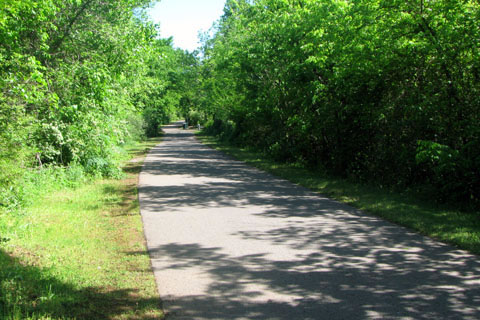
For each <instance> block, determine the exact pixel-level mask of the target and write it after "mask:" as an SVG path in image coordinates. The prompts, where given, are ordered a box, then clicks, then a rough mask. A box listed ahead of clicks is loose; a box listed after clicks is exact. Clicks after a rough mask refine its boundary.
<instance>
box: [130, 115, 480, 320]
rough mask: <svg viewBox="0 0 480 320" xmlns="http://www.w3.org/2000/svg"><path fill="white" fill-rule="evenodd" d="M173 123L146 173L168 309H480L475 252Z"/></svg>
mask: <svg viewBox="0 0 480 320" xmlns="http://www.w3.org/2000/svg"><path fill="white" fill-rule="evenodd" d="M178 125H179V124H177V125H172V126H167V127H165V132H166V135H165V139H164V142H163V143H162V144H160V145H158V146H157V147H156V148H154V149H153V150H152V151H151V153H150V154H149V156H148V157H147V159H146V161H145V165H144V169H143V171H142V173H141V177H140V189H139V192H140V205H141V211H142V216H143V220H144V228H145V234H146V237H147V241H148V248H149V251H150V254H151V258H152V265H153V269H154V272H155V275H156V278H157V283H158V287H159V290H160V294H161V296H162V298H163V301H164V307H165V309H166V311H167V312H168V313H169V319H285V320H286V319H379V318H382V319H399V318H404V319H409V318H412V319H479V318H480V260H479V258H478V257H477V256H473V255H470V254H468V253H466V252H464V251H460V250H456V249H454V248H452V247H450V246H447V245H444V244H441V243H438V242H435V241H433V240H431V239H429V238H425V237H422V236H420V235H417V234H414V233H411V232H409V231H408V230H406V229H404V228H401V227H398V226H396V225H393V224H390V223H388V222H385V221H383V220H381V219H379V218H376V217H372V216H369V215H366V214H364V213H362V212H359V211H358V210H356V209H353V208H351V207H349V206H346V205H343V204H339V203H337V202H335V201H332V200H329V199H327V198H325V197H322V196H321V195H318V194H316V193H313V192H311V191H309V190H307V189H304V188H302V187H298V186H296V185H293V184H291V183H290V182H288V181H285V180H281V179H278V178H275V177H273V176H271V175H268V174H266V173H263V172H261V171H259V170H257V169H255V168H251V167H249V166H246V165H245V164H243V163H241V162H238V161H235V160H232V159H230V158H228V157H226V156H224V155H222V154H221V153H219V152H217V151H215V150H212V149H209V148H208V147H205V146H203V145H202V144H200V143H199V142H197V141H196V139H195V138H194V136H193V134H192V133H191V132H188V131H183V130H180V129H178V128H177V126H178Z"/></svg>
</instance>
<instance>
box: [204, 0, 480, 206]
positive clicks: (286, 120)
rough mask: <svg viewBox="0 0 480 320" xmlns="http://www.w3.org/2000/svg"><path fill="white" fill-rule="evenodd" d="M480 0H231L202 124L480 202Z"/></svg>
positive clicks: (208, 70)
mask: <svg viewBox="0 0 480 320" xmlns="http://www.w3.org/2000/svg"><path fill="white" fill-rule="evenodd" d="M478 21H480V3H479V2H478V1H473V0H438V1H428V0H425V1H424V0H421V1H420V0H419V1H398V0H353V1H351V0H335V1H334V0H255V1H248V0H236V1H235V0H229V1H227V4H226V7H225V13H224V16H223V17H222V18H221V20H220V21H219V23H218V26H217V30H216V33H215V35H214V36H213V37H211V38H210V39H207V40H206V41H205V46H204V53H203V54H204V56H203V59H202V65H203V69H202V71H201V77H200V78H201V79H202V84H201V89H202V93H201V94H202V95H203V96H206V98H204V100H206V101H208V105H207V106H204V107H203V109H202V110H203V111H204V112H205V113H207V115H209V117H210V118H211V119H212V120H211V122H210V130H213V131H215V132H216V133H218V134H221V135H222V136H223V137H225V138H227V139H229V140H231V141H233V142H235V143H238V144H241V145H253V146H256V147H257V148H260V149H262V150H265V151H266V152H268V153H269V154H270V155H272V156H273V157H275V158H276V159H279V160H284V161H294V162H301V163H304V164H307V165H311V166H315V167H317V168H318V167H320V168H323V169H324V170H326V171H328V172H331V173H334V174H336V175H341V176H345V177H353V178H355V179H360V180H363V181H374V182H376V183H378V184H381V185H389V186H397V187H399V188H406V187H415V188H418V187H421V189H422V190H428V191H430V192H431V194H432V195H434V196H435V197H436V199H437V200H440V201H454V202H457V203H463V204H465V205H476V206H478V205H479V203H480V171H479V168H480V125H479V121H480V28H479V24H478Z"/></svg>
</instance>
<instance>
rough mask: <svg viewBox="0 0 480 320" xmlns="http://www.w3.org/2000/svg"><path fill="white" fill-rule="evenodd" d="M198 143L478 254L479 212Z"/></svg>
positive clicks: (210, 140) (210, 139) (255, 154)
mask: <svg viewBox="0 0 480 320" xmlns="http://www.w3.org/2000/svg"><path fill="white" fill-rule="evenodd" d="M197 136H198V137H199V138H200V140H201V141H202V142H203V143H205V144H207V145H209V146H210V147H213V148H216V149H218V150H220V151H222V152H224V153H226V154H229V155H231V156H232V157H234V158H236V159H239V160H242V161H245V162H246V163H248V164H249V165H252V166H255V167H257V168H260V169H262V170H265V171H268V172H270V173H272V174H274V175H276V176H279V177H282V178H285V179H287V180H290V181H292V182H294V183H297V184H299V185H302V186H304V187H307V188H309V189H311V190H314V191H317V192H320V193H322V194H324V195H326V196H328V197H331V198H333V199H336V200H338V201H341V202H344V203H347V204H349V205H351V206H353V207H356V208H358V209H362V210H364V211H366V212H369V213H371V214H373V215H376V216H379V217H382V218H384V219H386V220H389V221H391V222H394V223H397V224H400V225H403V226H405V227H407V228H410V229H412V230H415V231H417V232H419V233H421V234H424V235H427V236H430V237H432V238H435V239H438V240H440V241H443V242H446V243H450V244H452V245H454V246H457V247H459V248H462V249H466V250H468V251H470V252H472V253H475V254H480V213H479V212H462V211H460V210H454V209H451V208H447V207H442V206H440V205H436V204H434V203H429V202H428V201H425V200H421V199H420V197H419V196H418V195H416V194H413V193H407V192H405V193H396V192H392V191H388V190H385V189H381V188H379V187H375V186H371V185H365V184H358V183H353V182H351V181H348V180H343V179H338V178H333V177H329V176H326V175H325V174H323V173H320V172H315V171H312V170H309V169H307V168H304V167H303V166H300V165H295V164H284V163H277V162H274V161H272V160H270V159H268V158H267V157H265V156H264V155H262V153H260V152H256V151H254V150H250V149H244V148H238V147H234V146H231V145H228V144H226V143H223V142H221V141H219V140H218V139H216V138H214V137H211V136H207V135H204V134H198V135H197Z"/></svg>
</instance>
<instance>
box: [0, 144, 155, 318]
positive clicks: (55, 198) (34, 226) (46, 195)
mask: <svg viewBox="0 0 480 320" xmlns="http://www.w3.org/2000/svg"><path fill="white" fill-rule="evenodd" d="M158 141H159V140H158V139H152V140H149V141H147V142H144V143H141V144H136V145H134V146H131V147H130V148H129V150H128V151H129V152H128V154H129V156H128V158H130V159H131V158H134V160H133V161H129V162H127V161H125V165H124V166H123V172H124V174H123V177H122V178H121V179H94V180H85V181H80V182H78V183H76V184H74V185H71V186H65V185H64V184H62V183H60V185H57V186H54V184H55V183H54V181H53V180H54V179H53V178H52V175H51V174H50V175H49V174H47V173H45V174H44V177H43V179H44V180H46V181H47V182H48V183H46V184H45V183H40V182H38V186H39V188H42V186H43V188H47V190H43V191H42V190H38V188H37V190H35V189H34V188H33V187H29V188H32V189H31V190H30V191H31V192H30V193H29V194H31V195H32V200H31V201H30V202H29V204H28V205H27V206H26V207H24V208H23V209H19V210H14V211H9V212H8V213H7V212H6V211H5V212H3V213H2V214H0V318H1V319H161V318H163V313H162V310H161V308H160V305H159V297H158V293H157V290H156V285H155V281H154V277H153V273H152V271H151V266H150V260H149V257H148V254H147V252H146V247H145V239H144V236H143V227H142V222H141V217H140V215H139V204H138V200H137V181H138V173H139V172H140V169H141V164H142V161H143V160H142V159H143V155H144V154H145V153H146V151H147V150H148V149H149V148H150V147H152V146H153V145H155V144H157V143H158ZM67 180H68V179H67ZM34 191H35V192H36V193H37V195H35V192H34ZM45 191H48V192H45Z"/></svg>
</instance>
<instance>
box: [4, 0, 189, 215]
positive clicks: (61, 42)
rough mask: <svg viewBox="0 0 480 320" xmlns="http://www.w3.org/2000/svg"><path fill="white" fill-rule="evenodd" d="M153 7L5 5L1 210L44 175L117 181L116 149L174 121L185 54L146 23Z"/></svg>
mask: <svg viewBox="0 0 480 320" xmlns="http://www.w3.org/2000/svg"><path fill="white" fill-rule="evenodd" d="M150 2H152V1H150V0H61V1H60V0H42V1H36V0H3V1H2V5H1V7H0V205H1V206H3V207H9V206H15V205H16V204H17V202H18V201H21V199H20V198H22V185H24V184H25V179H27V180H28V179H30V178H31V177H32V175H33V176H35V175H36V173H35V171H37V169H40V168H41V167H43V168H45V167H50V168H51V167H57V168H60V167H63V168H66V169H59V170H63V171H64V170H67V171H72V170H73V172H74V174H73V175H77V176H78V175H81V172H80V171H83V172H84V173H86V174H91V175H103V176H116V175H118V174H119V171H118V169H117V164H116V162H115V159H116V157H117V154H118V147H119V146H121V145H122V144H124V143H125V142H126V141H128V140H129V139H135V138H138V137H139V136H141V135H143V134H144V130H146V131H147V133H148V134H149V135H156V134H157V133H158V126H159V125H160V124H163V123H165V122H168V121H170V119H171V118H172V117H175V116H176V110H177V107H178V104H179V101H180V98H181V96H180V94H179V93H178V90H176V89H175V82H176V81H177V80H176V73H177V70H178V69H179V68H178V67H177V64H179V63H180V61H181V60H182V59H183V55H185V54H184V53H183V51H180V50H175V49H173V48H172V45H171V41H169V40H162V39H160V38H159V33H158V28H157V26H155V25H153V24H152V23H151V22H149V21H148V19H145V17H144V13H143V12H144V11H142V8H146V7H147V6H148V5H150ZM33 168H36V170H34V171H32V169H33ZM79 172H80V174H79ZM67 175H72V174H67ZM25 196H28V195H25Z"/></svg>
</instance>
